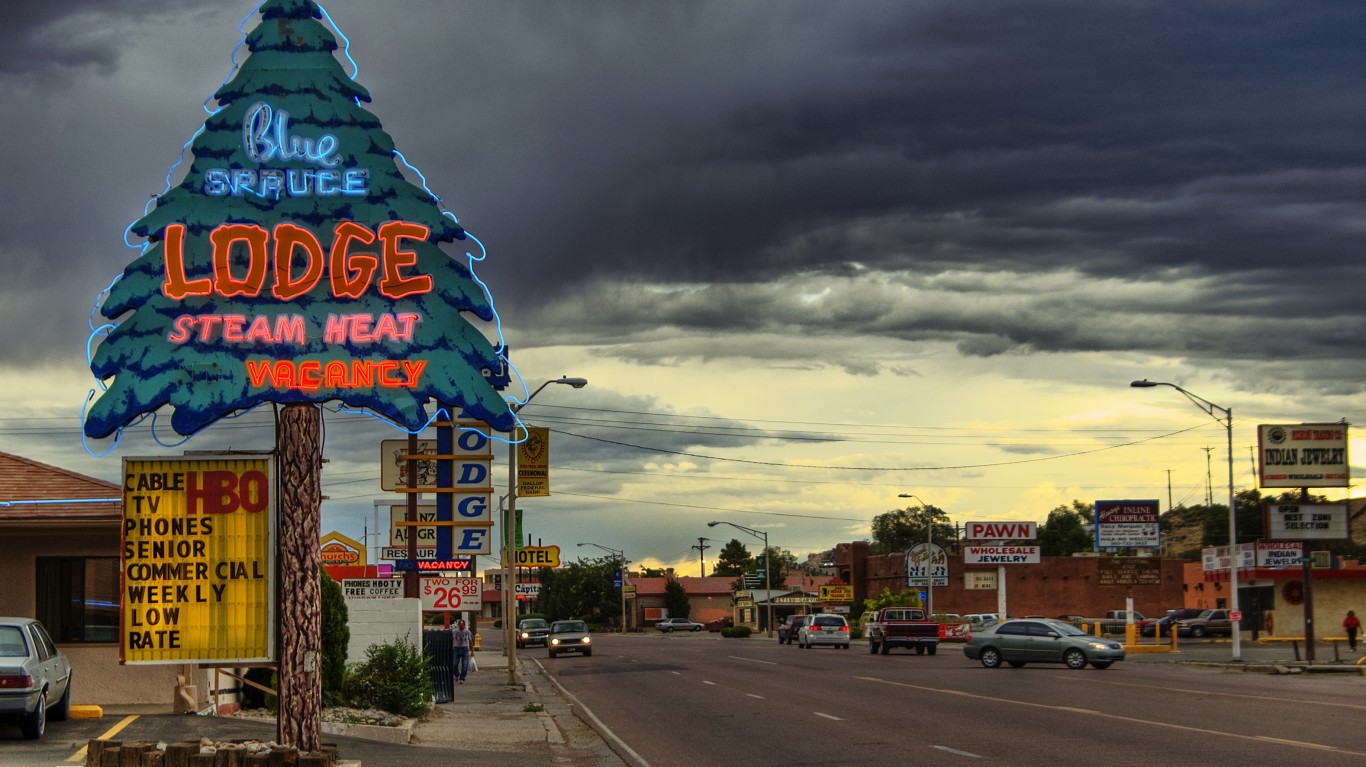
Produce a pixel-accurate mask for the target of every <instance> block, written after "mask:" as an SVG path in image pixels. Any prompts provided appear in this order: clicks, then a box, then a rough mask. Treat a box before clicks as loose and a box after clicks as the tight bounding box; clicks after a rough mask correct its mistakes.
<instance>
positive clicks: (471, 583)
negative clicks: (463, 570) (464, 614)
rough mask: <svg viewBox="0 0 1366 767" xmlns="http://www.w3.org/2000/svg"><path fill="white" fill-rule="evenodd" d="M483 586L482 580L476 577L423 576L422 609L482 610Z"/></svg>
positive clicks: (425, 610) (427, 610) (428, 610)
mask: <svg viewBox="0 0 1366 767" xmlns="http://www.w3.org/2000/svg"><path fill="white" fill-rule="evenodd" d="M483 588H484V587H483V582H482V581H480V580H479V579H478V578H423V579H422V609H423V611H424V612H430V611H436V612H439V611H446V610H449V611H451V612H459V611H464V610H471V611H479V610H482V609H483V607H484V601H483V595H484V592H483Z"/></svg>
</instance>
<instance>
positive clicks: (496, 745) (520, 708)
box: [409, 651, 626, 767]
mask: <svg viewBox="0 0 1366 767" xmlns="http://www.w3.org/2000/svg"><path fill="white" fill-rule="evenodd" d="M474 659H475V662H476V663H477V664H478V666H479V670H478V671H473V672H470V674H469V675H468V676H467V677H466V679H465V683H464V684H460V685H456V686H455V690H454V696H453V697H454V699H453V700H452V701H451V702H450V703H439V704H437V705H436V706H434V707H433V708H432V712H431V713H430V714H428V716H427V717H426V718H425V719H423V720H421V721H419V722H417V723H415V724H414V725H413V728H412V734H411V738H410V740H409V742H410V743H411V744H413V745H418V746H434V747H441V748H451V749H461V750H477V751H495V752H507V753H510V754H511V753H516V754H518V755H520V756H522V757H526V758H527V759H528V760H529V761H532V762H534V763H539V764H550V763H551V762H552V761H553V762H555V763H557V764H573V765H578V766H580V767H624V765H625V764H626V762H623V761H622V758H621V757H619V756H618V755H617V754H616V753H615V752H614V751H613V750H612V748H611V747H609V745H608V743H607V741H606V740H604V738H603V737H602V736H601V735H599V733H598V732H597V731H596V730H595V729H594V728H593V726H591V725H590V724H589V723H588V722H585V721H584V719H585V718H588V717H589V715H585V712H583V711H582V708H581V707H580V706H578V705H576V704H575V702H574V701H573V700H572V699H569V698H566V697H565V696H564V695H562V694H561V691H560V690H559V688H558V687H557V686H556V685H555V684H554V682H552V681H551V679H550V677H548V676H547V675H546V673H545V671H544V669H542V667H541V665H540V664H539V662H538V661H537V659H535V658H532V657H527V656H526V655H522V654H519V655H518V657H517V681H518V684H516V685H509V684H508V673H507V658H506V657H504V656H503V654H502V653H501V652H499V651H478V652H475V653H474Z"/></svg>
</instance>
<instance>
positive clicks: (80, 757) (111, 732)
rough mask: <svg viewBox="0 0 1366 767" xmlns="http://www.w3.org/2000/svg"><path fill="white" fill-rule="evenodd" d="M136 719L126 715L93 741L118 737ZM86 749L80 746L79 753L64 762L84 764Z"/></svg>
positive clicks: (131, 715) (135, 716) (132, 715)
mask: <svg viewBox="0 0 1366 767" xmlns="http://www.w3.org/2000/svg"><path fill="white" fill-rule="evenodd" d="M137 718H138V717H137V714H130V715H128V716H125V717H124V718H123V720H122V721H120V722H119V723H118V724H116V725H114V726H113V727H110V728H109V729H107V730H105V731H104V733H103V734H102V735H100V736H99V737H98V738H95V740H109V739H111V738H113V737H114V736H115V735H118V734H119V733H120V732H121V731H122V730H123V728H125V727H127V726H128V725H130V724H132V723H133V720H134V719H137ZM88 748H89V746H81V750H80V751H77V752H76V753H74V754H72V755H71V756H68V757H67V758H66V760H67V761H68V762H84V761H85V752H86V749H88Z"/></svg>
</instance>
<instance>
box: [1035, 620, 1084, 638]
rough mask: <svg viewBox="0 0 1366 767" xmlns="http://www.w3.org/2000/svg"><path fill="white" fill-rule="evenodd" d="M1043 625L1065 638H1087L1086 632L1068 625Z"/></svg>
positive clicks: (1052, 623) (1051, 623) (1053, 623)
mask: <svg viewBox="0 0 1366 767" xmlns="http://www.w3.org/2000/svg"><path fill="white" fill-rule="evenodd" d="M1045 625H1046V626H1048V627H1049V628H1051V629H1053V630H1054V631H1056V632H1058V633H1059V634H1061V635H1063V636H1065V637H1077V636H1087V632H1085V631H1082V630H1081V629H1079V628H1077V627H1076V626H1073V625H1072V624H1070V623H1057V622H1050V623H1047V624H1045Z"/></svg>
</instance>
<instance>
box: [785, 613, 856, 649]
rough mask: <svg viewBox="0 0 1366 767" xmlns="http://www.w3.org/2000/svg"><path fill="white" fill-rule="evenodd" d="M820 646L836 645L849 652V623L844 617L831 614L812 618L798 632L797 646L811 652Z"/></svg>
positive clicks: (822, 614)
mask: <svg viewBox="0 0 1366 767" xmlns="http://www.w3.org/2000/svg"><path fill="white" fill-rule="evenodd" d="M818 644H828V645H834V646H835V647H839V648H840V649H843V650H848V649H849V621H847V620H845V619H844V616H843V615H834V614H831V613H821V614H819V615H813V616H811V620H810V621H807V623H806V624H805V625H803V626H802V627H801V628H800V629H798V630H797V646H798V647H800V648H802V649H803V650H810V649H811V648H812V647H814V646H815V645H818Z"/></svg>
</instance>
